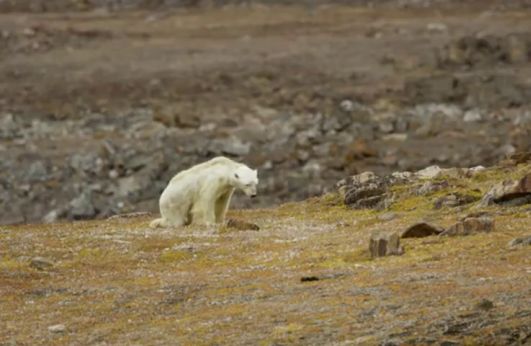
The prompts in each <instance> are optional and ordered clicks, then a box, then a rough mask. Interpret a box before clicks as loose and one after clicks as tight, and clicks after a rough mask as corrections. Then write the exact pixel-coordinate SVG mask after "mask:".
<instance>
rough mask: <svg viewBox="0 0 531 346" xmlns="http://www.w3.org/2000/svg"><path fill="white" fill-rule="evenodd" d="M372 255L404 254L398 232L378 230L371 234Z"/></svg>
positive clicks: (370, 249)
mask: <svg viewBox="0 0 531 346" xmlns="http://www.w3.org/2000/svg"><path fill="white" fill-rule="evenodd" d="M369 251H370V253H371V257H373V258H375V257H382V256H390V255H402V254H403V253H404V249H403V248H402V247H401V246H400V237H399V235H398V233H396V232H382V231H376V232H373V234H372V235H371V239H370V243H369Z"/></svg>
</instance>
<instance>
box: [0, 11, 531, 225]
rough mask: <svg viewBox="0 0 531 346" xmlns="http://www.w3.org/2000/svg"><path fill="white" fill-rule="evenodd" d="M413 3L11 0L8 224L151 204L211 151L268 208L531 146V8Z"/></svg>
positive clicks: (3, 69) (5, 145)
mask: <svg viewBox="0 0 531 346" xmlns="http://www.w3.org/2000/svg"><path fill="white" fill-rule="evenodd" d="M59 2H60V1H57V2H56V3H59ZM52 3H54V2H49V4H52ZM65 3H66V2H65ZM68 3H70V4H74V2H68ZM87 3H88V2H87ZM406 3H407V2H404V3H401V4H402V5H400V6H398V5H396V4H395V5H396V6H393V5H392V4H394V2H385V4H386V6H379V5H378V6H377V4H374V3H373V4H372V5H371V6H362V5H359V6H350V7H345V6H342V5H331V6H320V5H319V3H316V4H317V6H316V7H315V8H314V9H313V10H311V11H310V10H308V8H305V7H289V6H288V7H264V6H243V7H240V6H229V7H222V8H206V9H201V8H199V9H198V8H195V9H187V8H181V7H172V6H169V7H163V8H159V9H155V10H150V11H145V10H135V11H114V10H112V8H110V9H109V8H107V9H106V8H101V7H97V6H96V7H94V8H93V7H91V10H90V11H85V12H42V9H41V10H37V11H36V12H32V13H20V12H9V11H11V10H14V8H7V7H4V10H6V11H7V10H9V11H7V12H5V13H3V14H0V105H1V106H0V156H1V160H0V172H1V174H0V222H1V223H4V224H13V223H21V222H28V221H31V222H38V221H43V220H44V221H53V220H56V219H64V218H68V219H86V218H94V217H105V216H109V215H112V214H116V213H124V212H131V211H156V210H157V198H158V195H159V194H160V192H161V191H162V189H163V188H164V186H165V184H166V183H167V181H168V180H169V179H170V177H171V176H172V175H174V174H175V173H176V172H178V171H179V170H181V169H183V168H186V167H188V166H190V165H193V164H195V163H198V162H201V161H203V160H207V159H209V158H211V157H213V156H216V155H227V156H230V157H233V158H235V159H237V160H242V161H244V162H246V163H248V164H249V165H251V166H254V167H257V168H258V169H259V171H260V177H261V186H260V190H261V191H260V194H261V198H260V199H259V200H258V201H257V202H255V200H253V203H252V204H251V203H250V202H249V201H247V200H245V199H243V198H241V196H237V198H236V199H235V200H234V206H235V207H244V206H246V207H249V206H252V207H264V206H270V205H275V204H278V203H279V202H285V201H290V200H301V199H304V198H307V197H311V196H316V195H320V194H322V193H324V192H327V191H331V189H332V188H333V185H334V184H335V183H336V181H337V180H339V179H340V178H343V177H344V176H346V175H349V174H354V173H356V172H361V171H364V170H372V171H374V172H376V173H389V172H392V171H396V170H416V169H420V168H423V167H426V166H428V165H431V164H438V165H440V166H442V167H444V166H446V167H452V166H458V167H469V166H474V165H478V164H483V165H491V164H493V163H495V162H497V161H498V160H499V159H500V158H503V157H506V156H507V155H510V154H512V153H514V152H519V151H525V150H528V149H529V148H530V147H531V142H530V141H531V106H530V100H531V79H530V78H529V76H530V75H531V74H530V72H531V64H530V56H531V54H530V53H531V35H530V34H529V33H530V32H531V30H530V29H531V18H530V17H531V12H529V10H528V9H527V7H526V6H525V2H523V1H522V2H518V1H512V2H503V3H500V2H488V3H487V2H474V1H470V2H466V3H456V2H444V1H443V2H416V5H415V4H414V3H415V2H413V4H410V3H408V4H406ZM2 4H3V5H4V6H7V5H9V4H22V2H20V3H19V2H2ZM124 4H125V2H124ZM404 4H405V5H407V6H403V5H404ZM18 10H19V11H20V10H23V8H19V9H18ZM48 10H51V9H48Z"/></svg>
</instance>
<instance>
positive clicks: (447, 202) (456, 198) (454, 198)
mask: <svg viewBox="0 0 531 346" xmlns="http://www.w3.org/2000/svg"><path fill="white" fill-rule="evenodd" d="M478 199H479V198H478V197H475V196H472V195H463V194H460V193H457V192H456V193H452V194H449V195H446V196H443V197H440V198H438V199H437V200H436V201H435V202H434V203H433V208H434V209H441V208H443V207H450V208H453V207H458V206H461V205H465V204H470V203H473V202H475V201H477V200H478Z"/></svg>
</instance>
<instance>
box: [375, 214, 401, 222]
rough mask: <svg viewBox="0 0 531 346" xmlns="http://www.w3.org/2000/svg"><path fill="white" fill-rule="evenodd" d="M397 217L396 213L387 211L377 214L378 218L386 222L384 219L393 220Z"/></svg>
mask: <svg viewBox="0 0 531 346" xmlns="http://www.w3.org/2000/svg"><path fill="white" fill-rule="evenodd" d="M397 217H398V215H397V214H396V213H393V212H388V213H384V214H382V215H379V216H378V220H380V221H384V222H386V221H391V220H394V219H396V218H397Z"/></svg>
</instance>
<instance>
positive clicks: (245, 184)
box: [233, 165, 258, 197]
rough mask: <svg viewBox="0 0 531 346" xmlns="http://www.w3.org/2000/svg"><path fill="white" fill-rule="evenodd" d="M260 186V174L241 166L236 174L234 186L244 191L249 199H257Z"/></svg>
mask: <svg viewBox="0 0 531 346" xmlns="http://www.w3.org/2000/svg"><path fill="white" fill-rule="evenodd" d="M257 185H258V172H257V171H256V169H250V168H249V167H247V166H244V165H242V166H240V167H238V169H236V171H235V172H234V178H233V186H234V187H235V188H237V189H239V190H242V191H243V192H244V193H245V195H247V196H249V197H256V186H257Z"/></svg>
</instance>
